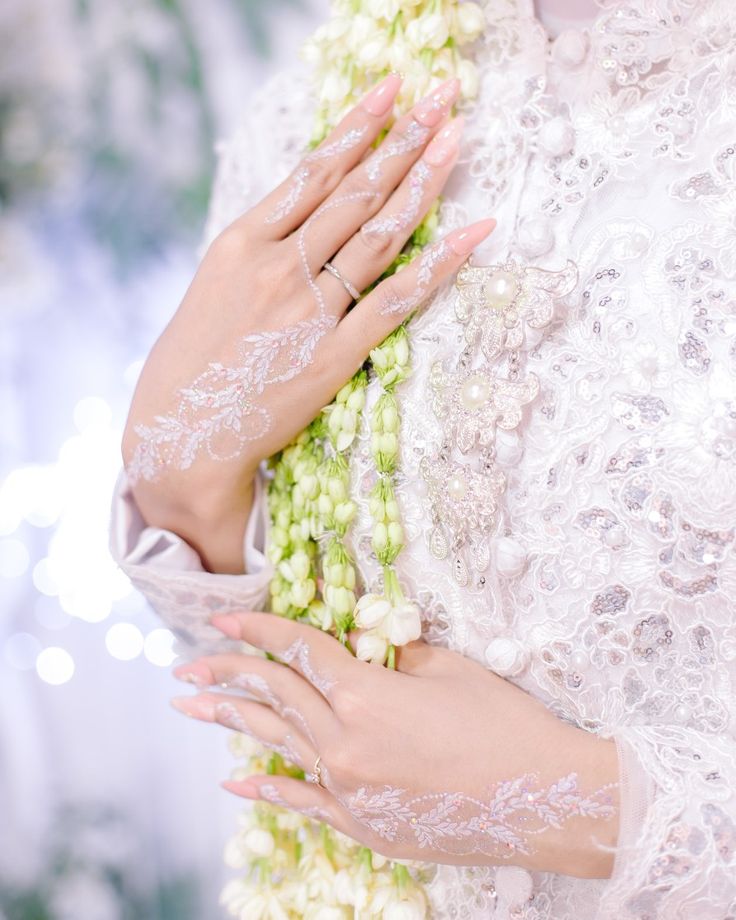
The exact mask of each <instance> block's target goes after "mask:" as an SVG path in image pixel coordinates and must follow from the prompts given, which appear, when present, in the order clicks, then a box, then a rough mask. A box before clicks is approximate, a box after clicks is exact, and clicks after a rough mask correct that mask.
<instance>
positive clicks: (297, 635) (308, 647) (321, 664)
mask: <svg viewBox="0 0 736 920" xmlns="http://www.w3.org/2000/svg"><path fill="white" fill-rule="evenodd" d="M210 622H211V623H212V625H213V626H215V627H216V628H217V629H219V630H221V631H222V632H224V633H225V635H226V636H230V638H231V639H242V640H244V641H245V642H248V643H250V645H254V646H255V647H256V648H260V649H263V651H265V652H269V653H270V654H272V655H275V656H276V657H277V658H278V659H279V660H280V661H282V662H284V664H287V665H289V667H290V668H291V669H293V670H294V671H295V672H297V673H299V674H301V675H302V677H304V678H305V679H306V680H307V681H309V683H310V684H311V685H312V687H314V688H316V690H318V691H319V692H320V693H321V694H322V696H323V697H324V698H325V699H326V700H328V701H329V700H330V693H331V691H332V689H333V687H334V686H335V685H336V684H337V683H338V682H340V681H350V680H354V679H355V676H356V670H359V664H358V663H357V662H356V661H355V659H354V658H353V656H352V655H351V654H350V652H349V651H348V650H347V649H346V648H345V647H344V646H343V645H342V644H341V643H340V642H338V641H337V639H334V638H333V637H332V636H330V635H329V634H328V633H325V632H323V631H322V630H321V629H317V628H316V627H315V626H310V625H309V624H307V623H296V622H295V621H294V620H289V619H287V618H286V617H279V616H274V615H273V614H272V613H256V612H253V613H228V614H221V615H217V616H214V617H213V618H212V620H211V621H210Z"/></svg>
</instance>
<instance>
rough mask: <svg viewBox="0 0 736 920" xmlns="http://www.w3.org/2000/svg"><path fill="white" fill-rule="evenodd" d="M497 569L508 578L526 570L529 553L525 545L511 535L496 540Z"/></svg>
mask: <svg viewBox="0 0 736 920" xmlns="http://www.w3.org/2000/svg"><path fill="white" fill-rule="evenodd" d="M495 549H496V570H497V571H498V572H499V573H500V574H501V575H505V576H506V577H507V578H512V577H513V576H514V575H518V574H519V573H520V572H522V571H523V570H524V566H525V565H526V559H527V555H526V552H525V551H524V547H523V546H522V545H521V543H518V542H517V541H516V540H512V539H511V537H501V538H500V539H499V540H497V541H496V546H495Z"/></svg>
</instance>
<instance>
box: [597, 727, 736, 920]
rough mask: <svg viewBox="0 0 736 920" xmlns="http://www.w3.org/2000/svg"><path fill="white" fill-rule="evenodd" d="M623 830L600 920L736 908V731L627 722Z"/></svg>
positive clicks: (620, 735)
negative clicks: (727, 733) (709, 731)
mask: <svg viewBox="0 0 736 920" xmlns="http://www.w3.org/2000/svg"><path fill="white" fill-rule="evenodd" d="M614 737H615V740H616V743H617V745H618V749H619V755H620V772H621V816H620V825H621V831H620V836H619V845H618V850H617V854H616V857H615V861H614V866H613V871H612V874H611V880H610V882H609V884H608V885H607V886H606V890H605V893H604V896H603V898H602V900H601V905H600V910H599V913H598V914H596V920H614V918H615V920H634V918H636V920H639V918H643V917H646V918H647V920H685V918H687V920H690V918H692V920H696V918H697V920H706V918H708V920H710V918H712V920H726V918H729V917H734V916H736V739H734V738H733V737H730V736H728V737H726V736H718V735H713V734H706V733H705V732H700V731H694V730H691V729H687V728H682V727H680V726H673V725H638V726H630V727H626V728H621V729H618V730H617V731H616V732H615V735H614Z"/></svg>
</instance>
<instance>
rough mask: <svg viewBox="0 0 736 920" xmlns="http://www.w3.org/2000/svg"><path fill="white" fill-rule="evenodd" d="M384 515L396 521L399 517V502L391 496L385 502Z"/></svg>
mask: <svg viewBox="0 0 736 920" xmlns="http://www.w3.org/2000/svg"><path fill="white" fill-rule="evenodd" d="M385 517H387V518H388V520H389V521H398V520H400V518H401V513H400V511H399V503H398V502H397V501H396V499H395V498H391V499H389V500H388V501H387V502H386V514H385Z"/></svg>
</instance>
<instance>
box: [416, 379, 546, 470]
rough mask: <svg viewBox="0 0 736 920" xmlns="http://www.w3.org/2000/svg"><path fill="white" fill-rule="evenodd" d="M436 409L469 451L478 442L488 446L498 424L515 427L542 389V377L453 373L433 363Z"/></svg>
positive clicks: (465, 451) (431, 382)
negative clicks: (505, 376) (523, 378)
mask: <svg viewBox="0 0 736 920" xmlns="http://www.w3.org/2000/svg"><path fill="white" fill-rule="evenodd" d="M430 384H431V387H432V394H433V409H434V411H435V412H436V413H437V415H438V416H439V417H440V418H443V419H444V420H445V425H446V431H447V433H448V435H449V436H450V437H451V438H453V439H456V440H457V446H458V447H459V448H460V450H461V452H462V453H464V454H466V453H467V452H468V451H469V450H471V448H473V447H474V446H475V444H476V442H477V443H479V444H480V445H481V447H487V446H488V445H489V444H492V443H493V441H494V439H495V428H496V426H498V427H499V428H502V429H504V430H506V431H510V430H512V429H513V428H516V427H517V425H518V424H519V422H520V421H521V416H522V409H523V407H524V406H525V405H526V404H527V403H530V402H531V401H532V400H533V399H534V398H535V397H536V395H537V393H538V392H539V380H538V378H537V377H536V375H535V374H530V375H529V376H528V377H527V378H526V380H523V381H512V380H503V379H501V378H497V377H494V376H492V375H491V374H490V373H488V372H487V373H482V372H481V371H471V372H470V373H468V372H467V371H465V372H463V371H460V372H456V373H452V372H449V371H444V370H443V369H442V365H441V364H434V365H433V367H432V371H431V375H430Z"/></svg>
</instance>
